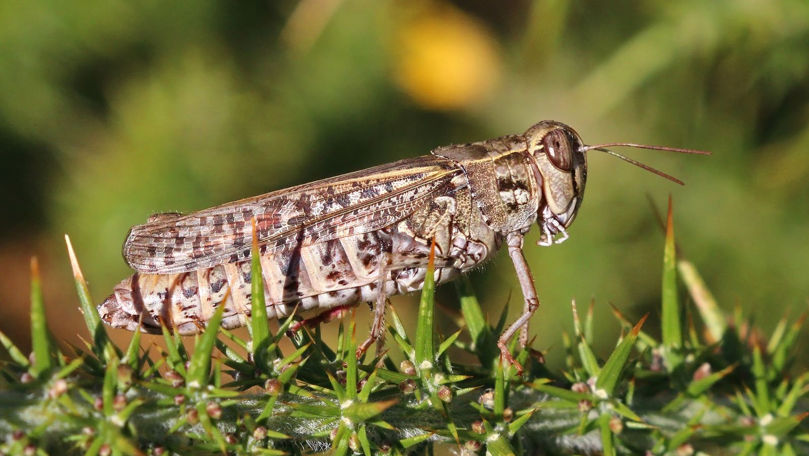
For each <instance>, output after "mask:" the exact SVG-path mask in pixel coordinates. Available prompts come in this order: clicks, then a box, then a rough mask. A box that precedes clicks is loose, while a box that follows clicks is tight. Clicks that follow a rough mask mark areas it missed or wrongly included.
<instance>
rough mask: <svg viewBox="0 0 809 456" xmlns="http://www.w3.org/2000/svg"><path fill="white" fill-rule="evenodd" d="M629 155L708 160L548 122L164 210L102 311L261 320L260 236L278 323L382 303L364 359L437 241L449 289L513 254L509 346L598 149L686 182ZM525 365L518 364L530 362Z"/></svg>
mask: <svg viewBox="0 0 809 456" xmlns="http://www.w3.org/2000/svg"><path fill="white" fill-rule="evenodd" d="M611 146H628V147H637V148H646V149H657V150H668V151H674V152H682V153H697V154H707V152H702V151H696V150H690V149H677V148H671V147H660V146H645V145H640V144H632V143H610V144H600V145H591V146H587V145H584V143H583V142H582V140H581V138H580V136H579V134H578V133H576V131H575V130H573V129H572V128H571V127H569V126H567V125H565V124H562V123H560V122H555V121H543V122H540V123H538V124H536V125H534V126H532V127H531V128H529V129H528V130H527V131H526V132H525V133H524V134H522V135H510V136H503V137H501V138H496V139H490V140H487V141H481V142H475V143H470V144H461V145H450V146H445V147H438V148H436V149H435V150H433V151H432V152H431V153H430V155H425V156H421V157H416V158H411V159H405V160H401V161H397V162H395V163H390V164H385V165H381V166H377V167H373V168H369V169H366V170H362V171H357V172H353V173H349V174H344V175H342V176H338V177H333V178H330V179H324V180H321V181H317V182H313V183H309V184H304V185H300V186H297V187H292V188H289V189H285V190H279V191H275V192H271V193H267V194H264V195H259V196H255V197H252V198H247V199H243V200H239V201H235V202H231V203H227V204H224V205H221V206H216V207H213V208H210V209H205V210H202V211H199V212H193V213H190V214H186V215H182V214H179V213H165V214H156V215H153V216H152V217H150V218H149V220H148V222H147V223H146V224H143V225H137V226H135V227H133V228H132V229H131V230H130V232H129V234H128V236H127V238H126V242H125V244H124V247H123V254H124V258H125V260H126V262H127V263H128V264H129V265H130V266H131V267H132V268H133V269H135V271H136V272H135V274H133V275H132V276H131V277H129V278H127V279H125V280H123V281H122V282H121V283H119V284H118V285H117V286H116V287H115V289H114V292H113V294H112V295H111V296H109V297H108V298H107V299H106V300H105V301H104V302H103V303H102V304H101V305H99V306H98V311H99V314H100V315H101V318H102V319H103V320H104V321H105V322H106V323H108V324H109V325H111V326H113V327H117V328H125V329H128V330H135V329H136V328H138V327H140V329H141V330H143V331H145V332H150V333H153V332H160V331H161V326H163V325H166V326H168V327H169V328H170V329H172V330H173V331H176V332H178V333H179V334H182V335H189V334H196V333H199V332H201V331H202V330H203V329H204V328H205V326H206V324H207V322H208V320H209V319H210V317H211V316H212V315H213V313H214V309H215V308H216V307H217V306H224V314H223V320H222V326H224V327H225V328H234V327H239V326H243V325H245V324H246V323H247V322H248V319H249V318H250V310H251V305H250V302H251V301H250V298H251V296H250V295H251V268H250V263H251V249H250V247H251V241H252V239H253V235H254V234H253V228H252V226H251V224H252V223H253V222H254V223H255V236H256V238H257V241H258V245H259V252H260V262H261V266H262V271H263V277H262V279H263V282H264V293H265V297H266V302H267V315H268V317H269V318H280V317H283V316H286V315H289V314H290V313H291V312H292V311H293V309H296V308H297V309H298V312H300V313H301V314H302V315H306V314H309V315H317V314H320V315H319V316H318V317H315V319H326V318H328V317H329V316H331V315H335V314H338V313H339V312H340V311H342V310H345V309H346V308H348V307H349V306H352V305H355V304H356V303H358V302H369V303H373V309H374V320H373V324H372V327H371V330H370V333H369V336H368V338H367V339H366V340H365V341H364V342H363V343H362V344H361V346H360V350H359V351H358V352H359V353H362V352H364V351H365V350H366V349H367V348H368V347H369V346H370V345H371V344H372V343H373V342H374V341H377V340H379V339H381V336H382V335H383V333H384V332H383V331H384V328H383V327H384V322H383V321H384V313H385V305H386V298H387V297H388V296H390V295H395V294H404V293H409V292H413V291H417V290H420V289H421V288H422V286H423V284H424V278H425V275H426V272H427V263H428V257H429V256H430V252H431V245H433V244H434V247H432V248H434V254H435V270H434V278H435V282H436V283H443V282H447V281H449V280H452V279H453V278H455V277H458V276H459V275H460V274H463V273H465V272H467V271H469V270H471V269H473V268H475V267H478V266H480V265H481V264H483V263H484V262H486V261H487V260H489V259H491V258H492V256H493V255H494V254H495V252H496V251H497V250H498V249H500V248H502V247H505V248H507V249H508V254H509V257H510V258H511V261H512V262H513V264H514V269H515V271H516V274H517V277H518V279H519V283H520V288H521V289H522V294H523V297H524V306H523V311H522V314H521V315H520V317H519V318H517V319H516V320H515V321H514V322H513V323H511V324H510V325H509V326H508V327H507V328H506V330H505V331H504V332H503V334H502V335H501V336H500V338H499V340H498V346H499V348H500V351H501V356H502V358H504V360H505V361H508V362H511V363H516V362H515V361H514V359H513V358H512V356H511V354H510V352H509V349H508V346H507V344H508V341H509V340H510V339H511V337H513V336H514V335H515V333H516V332H517V331H518V330H519V331H520V336H519V341H520V344H521V345H522V346H523V347H524V346H525V345H526V343H527V341H528V321H529V319H530V318H531V316H532V315H533V314H534V312H535V311H536V309H537V307H538V306H539V297H538V296H537V292H536V289H535V287H534V281H533V278H532V276H531V270H530V269H529V267H528V263H527V262H526V260H525V257H524V255H523V252H522V247H523V240H524V236H525V234H526V233H527V232H528V231H529V229H530V228H531V227H532V226H533V224H535V223H536V224H538V225H539V228H540V233H541V234H540V239H539V242H538V244H539V245H543V246H548V245H552V244H555V243H560V242H563V241H564V240H565V239H567V238H568V233H567V228H568V227H569V226H570V224H571V223H572V222H573V220H574V219H575V218H576V214H577V212H578V210H579V207H580V206H581V203H582V197H583V195H584V187H585V183H586V181H587V160H586V152H587V151H589V150H600V151H603V152H607V153H609V154H612V155H615V156H617V157H619V158H621V159H623V160H626V161H628V162H630V163H632V164H635V165H637V166H640V167H642V168H644V169H646V170H649V171H651V172H654V173H656V174H658V175H661V176H663V177H666V178H668V179H670V180H673V181H675V182H678V183H680V184H682V182H680V181H679V180H677V179H675V178H673V177H671V176H669V175H667V174H665V173H662V172H660V171H657V170H655V169H653V168H651V167H648V166H646V165H643V164H641V163H639V162H636V161H634V160H631V159H629V158H627V157H624V156H622V155H620V154H617V153H615V152H612V151H610V150H609V149H606V147H611ZM517 366H519V365H517Z"/></svg>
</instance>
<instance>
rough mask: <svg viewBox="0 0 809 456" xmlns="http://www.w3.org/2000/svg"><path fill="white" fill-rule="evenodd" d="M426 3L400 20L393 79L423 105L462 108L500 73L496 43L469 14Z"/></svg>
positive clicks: (492, 84) (486, 90) (487, 89)
mask: <svg viewBox="0 0 809 456" xmlns="http://www.w3.org/2000/svg"><path fill="white" fill-rule="evenodd" d="M428 5H429V6H427V7H425V8H424V9H422V10H421V11H419V12H418V13H417V14H415V15H414V16H412V17H410V18H409V19H406V20H404V21H403V22H402V23H401V24H400V25H399V28H398V30H397V34H396V38H395V42H394V44H395V49H394V59H395V65H394V77H395V80H396V83H397V84H398V85H399V86H400V87H401V88H402V90H404V91H405V92H406V93H407V94H408V95H409V96H410V97H411V98H412V99H413V100H414V101H415V102H416V103H418V104H419V105H421V106H422V107H425V108H428V109H435V110H452V109H459V108H464V107H466V106H468V105H470V104H472V103H474V102H476V101H478V100H480V99H482V98H484V97H485V96H486V95H487V94H489V93H490V92H491V91H492V89H493V88H494V87H495V84H496V82H497V79H498V75H499V72H500V58H499V55H498V50H497V45H496V43H495V41H494V39H493V37H492V36H491V34H490V33H489V31H488V30H487V29H486V28H485V27H484V26H483V25H482V24H481V23H480V22H478V21H477V20H475V19H474V18H472V17H470V16H469V15H467V14H465V13H463V12H462V11H460V10H458V9H456V8H454V7H451V6H449V5H439V4H434V3H429V4H428Z"/></svg>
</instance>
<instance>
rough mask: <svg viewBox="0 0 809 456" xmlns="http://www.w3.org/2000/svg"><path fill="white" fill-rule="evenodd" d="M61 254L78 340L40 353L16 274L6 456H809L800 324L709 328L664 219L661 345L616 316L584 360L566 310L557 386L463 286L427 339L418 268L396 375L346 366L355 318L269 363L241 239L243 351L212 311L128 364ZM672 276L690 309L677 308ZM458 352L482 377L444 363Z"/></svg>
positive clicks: (701, 287) (35, 299) (396, 327)
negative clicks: (599, 350)
mask: <svg viewBox="0 0 809 456" xmlns="http://www.w3.org/2000/svg"><path fill="white" fill-rule="evenodd" d="M66 240H67V246H68V252H69V255H70V260H71V264H72V267H73V272H74V276H75V283H76V289H77V292H78V296H79V301H80V304H81V310H82V312H83V314H84V319H85V322H86V324H87V328H88V330H89V332H90V335H91V338H90V340H89V341H88V342H87V343H86V345H85V347H83V348H76V349H75V353H74V354H72V355H70V356H68V355H66V354H65V353H63V351H62V350H61V349H60V348H59V347H58V346H57V345H56V344H55V343H54V342H53V340H52V338H51V336H50V334H49V332H48V329H47V324H46V320H45V313H44V306H43V302H42V294H41V292H40V278H39V273H38V269H37V264H36V261H32V265H31V272H32V281H31V333H32V347H33V352H32V354H31V355H30V356H25V355H24V354H23V353H22V352H21V351H20V350H19V349H18V348H17V347H16V346H15V345H14V343H12V341H11V340H9V338H7V337H6V336H5V335H3V334H1V333H0V343H2V345H3V346H4V347H5V349H6V351H7V353H8V356H9V358H10V361H8V362H7V363H5V365H3V366H2V369H1V370H0V374H1V375H2V377H3V379H4V382H5V384H4V389H3V390H2V391H0V433H2V435H4V436H5V438H4V439H3V440H2V442H0V452H2V453H5V454H31V455H34V454H36V455H41V454H66V453H67V454H86V455H110V454H154V455H159V454H183V455H187V454H200V455H204V454H300V453H308V452H318V451H325V450H329V449H331V450H332V451H333V452H334V453H335V454H338V455H345V454H364V455H371V454H391V455H402V454H411V453H415V454H420V453H427V454H432V453H433V452H434V451H436V448H437V447H436V445H444V448H449V449H450V450H453V451H455V452H457V453H460V454H476V453H483V452H485V453H486V454H491V455H494V456H502V455H511V454H604V455H616V454H639V453H640V454H643V453H645V454H649V455H668V454H673V455H688V454H694V453H695V452H705V453H707V452H710V453H711V454H762V455H776V454H785V455H791V454H805V453H806V452H807V451H809V443H807V442H809V432H807V429H806V426H805V425H804V424H803V419H804V418H805V417H806V415H807V411H806V410H807V406H806V403H805V396H806V394H807V392H809V373H807V372H806V371H800V372H797V373H795V372H794V371H797V370H798V369H796V368H795V367H793V366H792V364H793V361H794V354H793V350H794V348H795V343H796V341H797V339H798V335H799V332H800V330H801V327H802V323H803V321H804V319H805V316H806V314H804V315H802V316H801V317H800V318H798V319H797V320H796V321H794V322H793V323H792V324H790V323H788V320H787V318H784V319H783V320H781V322H780V323H779V324H778V325H777V327H776V328H775V330H774V331H773V333H772V334H771V336H770V337H769V340H767V342H766V343H763V342H762V339H761V338H760V337H758V336H754V331H753V330H752V329H751V326H750V325H749V322H744V320H743V318H742V317H741V315H740V312H738V311H736V312H735V315H734V316H733V318H729V316H728V315H725V314H723V313H722V312H721V311H720V310H719V307H718V306H717V304H716V302H715V300H714V299H713V297H712V296H711V294H710V292H709V291H708V289H707V288H706V286H705V284H704V283H703V282H702V280H701V279H700V277H699V275H698V273H697V272H696V269H695V268H694V266H693V265H692V264H690V263H689V262H687V261H685V260H679V261H678V260H677V258H676V249H675V243H674V232H673V225H672V220H671V206H669V216H668V222H667V229H666V242H665V249H664V261H663V286H662V301H661V306H662V307H661V309H662V310H661V313H660V315H661V322H660V326H661V334H662V338H660V339H658V338H656V337H655V336H653V335H652V334H649V333H648V332H646V331H644V330H643V329H642V327H643V323H644V321H646V319H647V317H646V316H644V317H643V318H642V319H641V320H640V321H639V322H637V323H633V322H630V321H629V320H628V319H627V318H626V317H625V316H624V315H623V314H622V313H621V312H620V311H619V310H618V309H617V308H613V312H614V314H615V316H616V318H617V320H618V322H619V323H620V324H621V325H622V327H623V328H624V332H623V333H622V335H621V337H620V338H619V340H618V341H617V343H616V344H615V348H614V349H613V350H612V351H611V353H610V354H609V355H608V356H607V357H606V359H599V357H598V356H597V355H596V354H595V352H594V350H593V349H592V341H593V329H594V325H595V322H594V320H593V312H592V309H593V306H592V303H591V304H590V307H589V309H588V310H587V311H586V312H585V313H584V314H583V315H580V313H579V311H578V310H577V307H576V304H575V302H574V303H573V306H572V315H573V322H574V333H573V334H572V335H565V336H564V347H565V353H566V359H565V366H564V368H563V369H562V370H560V371H551V370H549V369H548V368H547V367H546V366H545V365H544V364H543V363H542V361H541V355H540V354H539V353H538V352H535V351H533V350H532V349H530V348H528V349H520V348H519V347H518V346H517V345H516V343H515V344H514V345H513V346H512V349H513V351H514V353H515V358H516V359H517V360H518V361H519V362H520V363H521V364H522V365H523V366H526V370H525V371H524V372H522V373H518V372H517V370H516V369H515V368H514V367H513V366H510V365H504V364H503V363H501V361H500V357H499V352H498V348H497V345H496V341H497V334H499V333H500V332H501V331H502V329H503V326H504V323H505V311H504V312H503V314H502V315H501V316H500V318H499V320H498V322H497V323H496V324H495V325H493V326H492V325H490V324H489V323H488V322H487V321H486V320H485V319H484V317H483V312H482V311H481V307H480V305H479V304H478V301H477V299H476V298H475V295H474V292H473V291H472V287H471V284H470V283H469V282H468V281H466V280H461V281H460V282H458V284H457V289H458V292H459V296H460V308H461V313H462V315H463V317H464V322H465V324H464V325H463V327H461V328H460V329H458V330H457V331H456V332H454V333H452V334H451V335H449V336H448V337H446V338H443V339H441V338H440V337H439V336H438V335H436V332H435V331H434V324H435V323H434V313H433V312H434V311H433V309H434V305H433V293H434V283H433V282H432V279H431V278H432V274H430V273H428V274H427V280H426V283H425V285H424V291H423V292H422V295H421V301H420V304H419V310H418V321H417V326H416V330H415V333H410V332H408V331H407V330H406V329H405V327H404V325H403V324H402V322H401V320H400V319H399V317H398V316H397V314H396V313H395V311H391V314H392V319H391V320H392V324H391V327H390V329H389V335H390V337H389V339H392V341H393V342H392V344H391V345H392V349H394V350H398V351H399V352H400V357H401V358H402V359H403V360H402V361H401V362H400V363H399V364H398V365H396V364H395V363H394V362H393V361H392V360H391V358H390V357H389V356H388V354H387V353H384V352H383V353H381V354H377V356H376V357H375V358H373V359H368V357H366V356H363V357H361V358H360V359H358V358H357V356H356V354H355V353H356V350H357V342H356V341H357V334H356V328H355V325H354V320H353V318H348V319H346V320H344V321H343V322H341V323H340V331H339V335H338V338H337V342H336V344H335V345H334V348H331V347H330V346H329V345H327V344H326V343H325V342H324V341H323V340H322V338H321V335H320V332H319V329H318V328H315V329H313V330H308V329H306V328H305V327H304V328H302V329H301V330H298V331H297V332H296V333H295V334H294V335H292V337H291V341H292V344H293V347H294V348H293V349H286V350H285V349H282V344H281V342H282V340H283V339H285V338H286V337H287V336H286V335H285V334H286V333H287V332H288V331H289V329H290V327H291V324H292V322H293V318H292V317H290V318H287V319H286V320H284V321H283V322H281V323H280V328H279V329H278V331H276V332H275V333H273V332H272V331H271V330H270V326H269V324H268V322H267V318H266V313H265V308H264V305H265V302H264V296H263V293H262V291H263V287H262V284H261V282H260V280H261V279H260V278H261V277H262V274H261V264H260V262H259V261H257V258H258V255H257V245H256V244H255V242H254V244H253V259H254V261H253V263H252V278H253V296H254V297H255V299H254V300H253V303H252V314H251V315H252V316H253V318H252V319H251V321H250V324H249V326H248V329H249V333H250V340H244V339H242V338H240V337H238V336H236V335H235V334H233V333H231V332H229V331H226V330H224V329H221V328H219V321H220V320H221V318H222V308H221V307H220V308H219V309H217V311H216V312H215V314H214V316H213V318H212V320H211V322H210V324H209V325H208V328H207V329H206V330H205V331H204V333H203V334H202V335H201V336H199V337H198V338H197V340H195V344H194V350H193V352H189V351H188V350H186V348H185V345H184V343H183V340H182V339H181V338H180V337H179V336H177V335H176V334H171V333H170V331H169V330H168V329H164V333H163V337H164V338H165V342H166V349H165V351H164V352H162V353H159V354H158V356H152V354H150V353H149V350H141V348H140V333H139V332H135V333H134V335H133V337H132V339H131V342H130V344H129V345H128V347H126V348H125V349H121V348H119V347H117V346H115V345H114V344H113V343H112V342H111V341H110V339H109V338H108V336H107V333H106V330H105V327H104V326H103V324H102V323H101V321H100V319H99V317H98V315H97V314H96V312H95V309H94V307H93V306H92V302H91V300H90V294H89V292H88V289H87V285H86V283H85V280H84V277H83V275H82V272H81V269H80V268H79V264H78V262H77V261H76V257H75V255H74V252H73V249H72V247H71V245H70V241H69V239H67V238H66ZM431 264H432V263H431ZM431 267H432V265H431ZM679 280H681V281H682V283H684V285H685V287H686V288H687V290H688V294H689V295H690V297H691V299H692V300H693V304H694V306H693V309H695V310H696V312H695V313H693V312H692V309H691V308H690V307H689V308H686V307H685V306H683V305H682V302H681V300H680V296H679V290H678V281H679ZM697 318H698V319H699V321H700V322H699V323H698V322H697ZM226 340H227V341H229V342H230V343H226V342H225V341H226ZM234 346H236V347H238V348H236V349H234V348H233V347H234ZM284 346H286V345H284ZM458 352H468V353H471V354H472V355H474V357H476V359H477V361H478V362H477V363H472V364H470V363H459V362H456V361H454V360H453V358H454V357H456V354H457V353H458ZM793 374H794V375H793Z"/></svg>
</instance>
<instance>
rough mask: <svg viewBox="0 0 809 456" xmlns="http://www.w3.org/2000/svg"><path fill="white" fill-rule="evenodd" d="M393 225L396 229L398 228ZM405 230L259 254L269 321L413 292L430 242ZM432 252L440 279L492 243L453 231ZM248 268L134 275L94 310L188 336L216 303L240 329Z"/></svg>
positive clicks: (114, 322)
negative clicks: (378, 297)
mask: <svg viewBox="0 0 809 456" xmlns="http://www.w3.org/2000/svg"><path fill="white" fill-rule="evenodd" d="M400 228H401V229H400ZM406 231H407V230H406V228H405V227H396V226H394V227H390V228H388V229H384V230H378V231H373V232H369V233H364V234H359V235H354V236H349V237H345V238H341V239H335V240H331V241H327V242H321V243H316V244H312V245H309V246H303V247H297V248H289V249H285V250H283V251H281V252H275V253H272V254H264V255H261V256H260V260H261V266H262V274H263V280H262V282H263V284H264V295H265V299H266V305H267V316H268V317H269V318H280V317H284V316H287V315H289V314H290V313H291V312H292V311H293V310H294V309H295V308H296V307H297V309H298V310H297V312H298V313H299V314H301V315H303V316H306V315H307V314H312V313H319V312H322V311H326V310H328V309H331V308H334V307H337V306H343V305H347V304H352V303H357V302H363V301H365V302H373V301H374V300H376V298H377V296H378V294H379V292H380V285H381V287H383V288H384V290H383V292H384V294H385V296H390V295H395V294H405V293H410V292H413V291H418V290H420V289H421V288H422V286H423V285H424V278H425V276H426V273H427V259H428V257H429V253H430V243H429V241H426V240H424V239H419V238H417V237H414V236H412V235H411V234H410V233H407V232H406ZM438 244H439V245H437V248H436V264H435V272H434V277H435V281H436V283H442V282H446V281H448V280H451V279H453V278H455V277H457V276H458V274H460V273H462V272H464V271H466V270H468V269H471V268H472V267H474V266H476V265H478V264H480V263H482V262H483V261H485V260H486V259H487V258H488V257H490V256H491V254H492V253H493V250H494V242H493V241H492V239H491V238H487V239H485V240H483V241H474V240H470V239H467V237H466V236H465V235H464V234H462V233H458V232H455V233H453V235H451V236H447V237H446V238H445V239H444V242H439V243H438ZM251 292H252V285H251V265H250V260H249V258H248V259H247V260H244V261H241V262H235V263H228V264H222V265H217V266H215V267H212V268H208V269H201V270H197V271H190V272H184V273H180V274H141V273H136V274H134V275H133V276H131V277H129V278H127V279H125V280H123V281H122V282H121V283H119V284H118V285H117V286H116V287H115V289H114V292H113V294H112V295H111V296H109V297H108V298H107V299H106V300H105V301H104V302H103V303H102V304H101V305H99V307H98V310H99V314H100V315H101V318H102V319H103V320H104V321H105V322H106V323H108V324H109V325H111V326H113V327H117V328H125V329H128V330H135V329H137V328H138V327H140V328H141V330H142V331H144V332H150V333H159V332H160V331H161V325H166V326H168V327H169V329H170V330H171V331H176V332H178V333H179V334H183V335H190V334H197V333H199V332H201V331H202V330H203V329H204V328H205V327H206V325H207V322H208V321H209V320H210V318H211V316H212V315H213V313H214V311H215V310H216V309H217V308H218V307H220V306H224V311H223V319H222V326H223V327H225V328H228V329H230V328H236V327H239V326H244V325H245V324H247V322H248V319H249V318H250V313H251Z"/></svg>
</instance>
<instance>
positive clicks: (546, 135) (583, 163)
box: [523, 120, 587, 245]
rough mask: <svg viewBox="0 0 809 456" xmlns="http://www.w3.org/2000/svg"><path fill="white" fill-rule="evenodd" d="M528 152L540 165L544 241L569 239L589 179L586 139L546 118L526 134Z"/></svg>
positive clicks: (539, 218) (539, 217)
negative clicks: (568, 234)
mask: <svg viewBox="0 0 809 456" xmlns="http://www.w3.org/2000/svg"><path fill="white" fill-rule="evenodd" d="M523 137H524V138H525V141H526V143H527V145H528V153H529V154H530V156H531V158H532V163H533V164H534V165H535V166H536V168H535V170H534V171H535V173H536V175H537V181H538V182H539V185H540V188H541V190H542V196H543V198H542V203H541V204H540V205H539V208H538V210H537V223H538V224H539V227H540V229H541V231H542V234H541V235H540V245H550V244H552V243H553V242H554V236H555V235H557V234H560V235H561V236H560V237H559V238H558V239H557V240H556V241H555V242H557V243H558V242H562V241H564V240H565V239H567V232H566V231H565V228H567V227H568V226H570V224H571V223H572V222H573V219H574V218H576V212H578V210H579V206H581V201H582V197H583V196H584V185H585V183H586V182H587V158H586V156H585V154H584V151H583V150H582V145H583V143H582V140H581V138H580V137H579V134H578V133H576V131H575V130H574V129H572V128H571V127H569V126H567V125H565V124H563V123H561V122H555V121H549V120H546V121H542V122H540V123H538V124H536V125H534V126H532V127H531V128H529V129H528V130H527V131H526V132H525V134H524V135H523Z"/></svg>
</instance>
